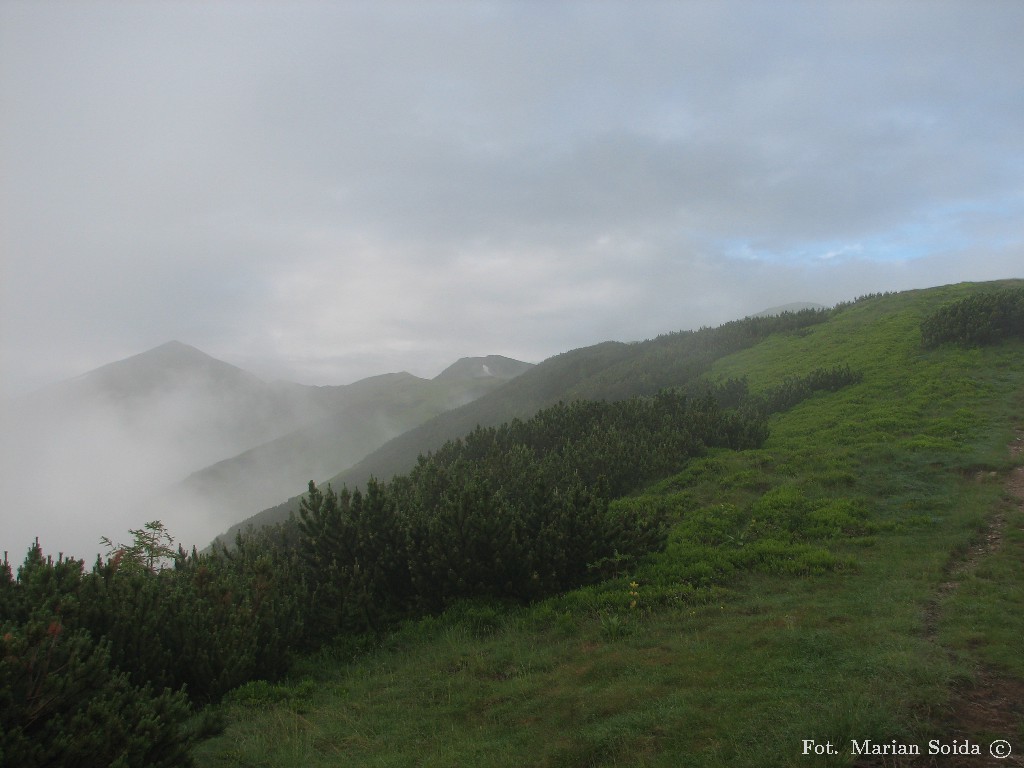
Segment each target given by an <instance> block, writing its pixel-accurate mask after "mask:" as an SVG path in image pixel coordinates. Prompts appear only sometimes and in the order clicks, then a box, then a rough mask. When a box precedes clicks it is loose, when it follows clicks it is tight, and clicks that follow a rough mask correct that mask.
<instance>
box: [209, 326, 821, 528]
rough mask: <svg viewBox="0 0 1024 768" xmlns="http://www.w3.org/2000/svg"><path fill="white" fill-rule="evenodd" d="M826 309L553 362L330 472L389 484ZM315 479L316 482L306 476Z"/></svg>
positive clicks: (702, 363) (684, 374)
mask: <svg viewBox="0 0 1024 768" xmlns="http://www.w3.org/2000/svg"><path fill="white" fill-rule="evenodd" d="M829 316H830V315H829V312H828V311H824V310H804V311H799V312H792V313H787V314H785V315H783V316H779V317H763V318H754V317H751V318H745V319H744V320H737V321H733V322H730V323H725V324H724V325H722V326H719V327H717V328H702V329H700V330H699V331H681V332H676V333H669V334H665V335H663V336H659V337H657V338H655V339H650V340H647V341H643V342H636V343H623V342H617V341H607V342H603V343H601V344H596V345H594V346H591V347H584V348H582V349H576V350H573V351H571V352H565V353H563V354H560V355H556V356H554V357H551V358H549V359H547V360H545V361H543V362H542V363H540V364H538V365H536V366H535V367H533V368H531V369H530V370H527V371H526V372H524V373H522V374H521V375H519V376H517V377H516V378H515V379H513V380H511V381H509V382H508V383H507V384H506V385H505V386H503V387H501V388H500V389H498V390H495V391H494V392H490V393H488V394H486V395H484V396H483V397H481V398H480V399H478V400H475V401H473V402H472V403H468V404H467V405H464V406H462V407H460V408H456V409H453V410H451V411H448V412H445V413H443V414H441V415H439V416H437V417H435V418H433V419H431V420H430V421H427V422H425V423H423V424H421V425H420V426H418V427H416V428H415V429H411V430H409V431H408V432H406V433H404V434H402V435H399V436H398V437H397V438H395V439H394V440H391V441H389V442H388V443H386V444H384V445H383V446H381V447H380V448H379V449H378V450H376V451H374V452H373V453H371V454H369V455H368V456H367V457H366V458H365V459H363V460H362V461H360V462H359V463H357V464H356V465H355V466H353V467H351V468H349V469H344V470H343V471H341V472H340V473H336V474H333V475H328V476H327V477H328V478H329V480H328V481H329V482H330V483H331V484H332V485H333V486H334V487H337V488H340V487H341V486H342V485H347V486H348V487H359V486H362V485H363V484H365V483H366V481H367V480H368V479H369V478H370V477H376V478H378V479H381V480H388V479H390V478H391V477H392V476H394V475H396V474H400V473H404V472H408V471H409V470H410V469H411V468H412V466H413V465H414V464H415V462H416V459H417V457H418V456H419V455H420V454H423V453H426V452H429V451H432V450H435V449H436V448H438V447H439V446H440V445H442V444H443V443H444V442H445V441H446V440H452V439H455V438H459V437H461V436H463V435H465V434H468V433H469V432H471V431H472V430H473V429H474V428H475V427H477V426H483V427H489V426H497V425H499V424H502V423H504V422H506V421H510V420H511V419H515V418H519V419H524V418H529V417H530V416H532V415H533V414H535V413H536V412H537V411H538V410H540V409H542V408H545V407H548V406H551V405H555V404H556V403H558V402H560V401H565V402H569V401H573V400H579V399H592V400H620V399H623V398H626V397H630V396H633V395H651V394H654V393H656V392H657V391H658V390H660V389H663V388H666V387H677V386H682V385H684V384H686V383H687V382H690V381H693V380H695V379H696V377H697V376H699V375H700V374H701V373H703V372H704V371H706V370H707V369H708V366H710V365H711V363H712V362H713V361H714V360H716V359H718V358H719V357H721V356H723V355H726V354H729V353H730V352H734V351H736V350H739V349H743V348H745V347H748V346H751V345H753V344H755V343H757V342H758V341H760V340H762V339H764V338H765V337H767V336H768V335H770V334H773V333H802V332H805V330H806V328H807V327H809V326H812V325H815V324H817V323H821V322H825V321H826V320H827V319H828V317H829ZM307 479H309V480H316V481H318V482H319V481H320V479H322V478H320V479H318V478H317V477H310V478H307ZM300 498H301V497H299V496H296V497H293V498H291V499H289V500H288V501H287V502H284V503H282V504H279V505H277V506H275V507H271V508H269V509H266V510H264V511H263V512H260V513H259V514H257V515H254V516H253V517H250V518H248V519H247V520H244V521H242V522H240V523H239V524H237V525H235V526H233V527H232V528H231V529H230V530H229V531H228V532H227V534H226V535H225V537H224V538H225V539H227V540H231V539H233V538H234V536H235V534H236V533H237V532H238V531H243V530H245V529H247V528H248V527H249V526H255V527H259V526H261V525H265V524H267V523H273V522H278V521H281V520H284V519H286V518H287V517H288V515H289V514H290V513H291V512H294V511H296V510H297V509H298V504H299V500H300Z"/></svg>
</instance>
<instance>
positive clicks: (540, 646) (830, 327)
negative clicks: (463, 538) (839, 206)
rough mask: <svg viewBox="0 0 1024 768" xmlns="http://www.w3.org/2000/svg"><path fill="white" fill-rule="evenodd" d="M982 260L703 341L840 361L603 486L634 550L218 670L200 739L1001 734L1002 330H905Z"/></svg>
mask: <svg viewBox="0 0 1024 768" xmlns="http://www.w3.org/2000/svg"><path fill="white" fill-rule="evenodd" d="M999 287H1015V288H1024V281H1004V282H1002V283H999V284H993V283H988V284H961V285H955V286H946V287H943V288H936V289H929V290H922V291H910V292H906V293H901V294H892V295H885V296H876V297H868V298H865V299H863V300H859V301H857V302H855V303H853V304H851V305H847V306H844V307H841V308H839V309H838V310H837V311H833V312H832V313H830V314H829V315H828V317H827V318H826V319H825V321H824V322H820V323H816V324H813V325H809V326H806V327H804V328H801V329H798V330H795V331H785V332H775V333H769V334H766V335H765V336H764V337H763V338H761V339H759V340H758V341H757V342H756V343H753V344H749V345H746V346H744V347H743V348H740V349H735V350H733V351H731V352H730V353H728V354H724V355H721V356H719V357H718V358H717V359H714V360H711V361H709V362H707V365H704V366H702V370H701V374H700V375H701V377H702V379H703V381H705V382H707V383H708V384H709V385H712V384H714V383H716V382H718V383H721V382H726V381H729V380H736V379H737V378H738V377H742V378H744V379H745V380H746V381H747V384H748V386H749V388H750V390H751V391H753V392H755V393H756V392H764V391H768V390H771V389H772V388H773V387H778V386H779V385H780V384H785V382H787V381H791V380H792V377H794V376H802V375H805V374H807V373H808V372H811V371H814V370H816V369H823V368H831V367H833V366H837V365H848V366H850V368H851V369H853V370H855V371H857V372H858V373H859V374H861V379H860V381H859V382H857V383H854V384H850V385H848V386H845V387H843V388H842V389H840V390H838V391H835V392H821V393H818V394H815V395H813V396H811V397H810V398H809V399H806V400H804V401H803V402H800V403H798V404H796V405H794V406H793V407H791V408H789V409H788V410H783V411H781V412H779V413H777V414H775V415H774V416H772V417H771V418H770V420H769V427H770V434H769V436H768V438H767V440H766V441H765V442H764V443H763V445H761V446H760V447H757V448H743V449H740V450H732V449H712V450H709V451H708V452H707V453H706V454H705V455H703V456H702V457H699V458H696V459H693V460H691V461H689V462H688V464H687V465H686V466H685V467H684V468H683V469H682V470H681V471H678V472H676V473H674V474H670V475H669V476H667V477H664V478H663V479H661V480H659V481H655V482H654V483H653V484H652V485H649V486H647V487H646V488H645V489H643V490H642V491H640V492H637V493H635V494H633V495H632V496H630V497H627V498H625V499H621V500H619V501H618V502H615V504H616V505H618V506H617V507H615V508H617V509H621V510H623V511H625V510H627V509H628V510H641V509H644V510H657V511H658V512H659V513H660V514H664V515H665V516H667V519H668V520H669V521H670V522H671V528H670V530H669V532H668V536H667V541H666V544H665V547H664V549H663V550H661V551H659V552H657V553H655V554H652V555H651V556H649V557H648V558H647V559H646V560H644V561H642V562H639V563H637V564H635V565H632V566H630V565H627V566H624V568H623V570H622V571H621V572H619V573H618V574H617V575H613V576H612V577H611V578H609V579H607V580H605V581H603V582H600V583H598V584H595V585H592V586H588V587H585V588H582V589H577V590H575V591H571V592H569V593H567V594H565V595H562V596H556V597H552V598H549V599H547V600H543V601H539V602H536V603H534V604H532V605H529V606H520V607H516V606H512V605H503V604H499V603H495V602H489V601H486V600H483V601H475V602H470V603H458V604H455V605H453V606H452V607H451V608H450V609H449V610H448V611H447V612H446V613H444V614H443V615H441V616H440V617H436V618H426V619H422V620H419V621H415V622H409V623H407V624H405V625H403V627H402V628H401V629H399V630H398V631H393V632H388V633H385V634H383V635H380V636H377V637H366V638H362V639H360V638H352V639H350V642H347V643H346V642H340V643H338V644H335V645H334V646H332V647H331V649H330V650H325V651H322V652H321V653H319V654H318V655H315V656H313V657H310V658H309V659H308V661H306V662H304V663H301V664H299V665H298V666H297V667H296V668H295V669H294V670H293V672H292V674H291V677H290V678H289V679H288V680H287V681H285V682H283V683H280V684H270V683H267V682H256V683H250V684H249V685H246V686H243V687H242V688H240V689H238V690H237V691H235V692H234V693H233V694H231V695H230V696H229V697H228V703H227V708H226V710H225V712H226V716H227V723H228V725H227V729H226V731H225V732H224V733H223V734H222V735H220V736H218V737H216V738H213V739H210V740H208V741H206V742H205V743H203V744H202V745H200V747H199V748H198V749H197V750H196V752H195V754H196V759H197V761H198V763H199V764H200V765H202V766H214V765H217V766H240V765H249V764H256V763H258V764H261V765H268V766H299V765H302V766H320V765H324V766H326V765H336V764H338V762H339V761H343V762H344V763H345V764H348V765H405V764H423V765H474V766H518V765H540V766H568V765H574V766H575V765H581V766H582V765H609V766H610V765H619V766H678V765H688V766H725V765H729V766H796V765H815V766H825V765H858V766H868V765H894V764H895V765H927V764H933V763H934V764H937V765H951V766H967V765H989V764H994V763H992V762H991V759H990V757H989V749H990V745H993V748H997V746H996V745H997V744H1001V743H1002V742H996V741H995V740H1000V739H1002V740H1005V743H1006V745H1008V746H1010V747H1011V748H1012V749H1013V752H1014V758H1011V759H1015V756H1016V755H1017V754H1019V753H1020V751H1022V749H1024V706H1022V692H1024V661H1022V656H1021V654H1020V638H1021V637H1022V636H1024V603H1022V599H1024V598H1022V596H1024V574H1022V572H1021V570H1020V562H1021V560H1022V559H1024V503H1022V502H1021V500H1020V499H1019V498H1018V497H1015V496H1014V495H1013V492H1014V489H1015V488H1017V485H1015V484H1014V483H1013V482H1011V478H1015V477H1017V476H1018V473H1019V469H1018V468H1019V467H1020V466H1021V462H1022V459H1024V457H1022V456H1021V453H1020V451H1019V445H1020V442H1021V440H1022V439H1024V437H1022V436H1024V421H1022V418H1021V414H1022V412H1024V340H1021V339H1020V338H1017V339H1001V340H997V341H994V342H993V343H989V344H986V345H985V346H980V347H978V346H960V345H957V344H952V343H945V344H939V345H938V346H936V347H934V348H929V349H925V348H924V347H923V346H922V343H921V325H922V322H923V321H925V320H926V319H928V318H930V317H932V316H933V315H934V313H935V312H936V311H937V310H939V309H940V308H942V307H944V306H947V305H950V304H951V303H952V302H956V301H958V300H960V299H964V298H965V297H971V296H975V295H978V294H982V293H986V292H991V291H993V290H995V289H996V288H999ZM631 351H632V350H628V349H625V348H624V347H622V346H618V345H609V346H607V347H602V348H599V349H595V350H591V351H590V352H588V353H586V354H583V353H575V354H569V355H567V356H565V357H564V359H561V360H558V361H557V362H556V363H552V365H553V366H554V365H558V366H559V367H561V368H562V369H565V368H572V367H573V365H572V363H574V362H576V363H580V365H579V366H578V368H577V370H579V369H582V368H583V367H585V366H584V365H583V364H584V363H586V362H591V363H593V362H594V361H595V359H597V358H598V357H600V356H601V355H602V354H606V355H607V358H608V359H606V360H605V364H602V365H597V364H595V365H593V366H592V368H591V369H590V371H589V373H590V375H589V376H588V375H578V376H576V377H575V379H576V382H577V383H576V386H584V385H586V384H587V383H591V382H593V380H594V379H593V377H594V376H597V377H598V378H601V377H600V374H601V373H604V374H605V376H606V377H607V372H608V371H609V369H611V368H613V367H615V366H618V367H619V370H632V371H638V370H640V369H639V368H638V367H637V365H638V358H637V357H631V355H630V354H629V353H630V352H631ZM545 365H548V363H547V362H546V363H545V364H542V365H541V366H538V367H537V369H534V371H531V372H530V374H532V375H534V376H537V375H539V372H541V371H542V370H543V368H544V366H545ZM688 368H689V366H688V365H687V366H681V368H680V369H688ZM525 377H526V375H524V377H523V378H524V379H525ZM655 378H656V377H652V380H654V379H655ZM604 380H605V381H610V379H608V378H605V379H604ZM527 381H529V380H527ZM510 386H511V385H510ZM537 389H538V390H539V389H540V387H539V386H538V387H537ZM492 397H493V395H492ZM1014 446H1016V447H1017V450H1014V451H1011V447H1014ZM1016 482H1017V483H1018V484H1019V481H1016ZM613 506H614V505H613ZM826 745H830V746H828V747H827V746H826ZM893 746H899V747H900V748H901V749H902V750H903V751H904V752H905V753H910V754H911V757H909V758H895V757H893V756H891V755H884V754H883V753H882V752H880V751H878V750H880V749H883V748H886V747H890V748H891V747H893ZM929 749H936V750H938V751H939V753H940V754H939V756H938V757H929V755H928V752H929ZM975 749H976V750H977V751H978V755H977V756H975V755H971V754H963V753H970V752H972V751H974V750H975ZM872 750H875V751H872ZM914 750H917V752H918V753H919V756H917V757H914V756H913V752H914ZM957 750H959V751H960V753H961V754H957ZM858 753H861V754H858ZM930 760H931V761H933V762H929V761H930ZM934 761H938V762H934ZM986 761H989V762H986ZM1001 764H1012V762H1010V761H1006V762H1005V763H1001Z"/></svg>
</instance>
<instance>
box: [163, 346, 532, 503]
mask: <svg viewBox="0 0 1024 768" xmlns="http://www.w3.org/2000/svg"><path fill="white" fill-rule="evenodd" d="M531 367H532V366H531V364H530V363H523V362H519V361H518V360H512V359H510V358H506V357H501V356H499V355H491V356H488V357H470V358H463V359H461V360H459V361H457V362H455V363H453V364H452V365H451V366H449V367H448V368H446V369H445V370H444V371H442V372H441V373H440V374H439V375H438V376H436V377H435V378H434V379H421V378H418V377H416V376H413V375H412V374H409V373H392V374H384V375H382V376H373V377H370V378H368V379H363V380H361V381H358V382H356V383H354V384H350V385H348V386H345V387H322V388H319V389H320V390H331V393H330V395H331V405H332V407H331V408H330V409H328V410H326V411H325V412H324V413H321V414H319V415H318V416H317V417H316V418H315V419H311V420H309V421H308V422H307V423H305V424H303V425H302V427H300V428H298V429H295V430H293V431H291V432H289V433H288V434H286V435H283V436H281V437H278V438H276V439H274V440H271V441H268V442H265V443H262V444H260V445H258V446H255V447H253V448H251V449H249V450H248V451H245V452H244V453H241V454H239V455H237V456H234V457H232V458H229V459H225V460H223V461H220V462H217V463H216V464H213V465H211V466H209V467H205V468H204V469H202V470H199V471H197V472H194V473H192V474H191V475H190V476H189V477H188V478H186V479H185V480H184V481H183V482H182V483H181V484H179V485H178V486H177V487H176V488H174V489H173V490H172V492H171V494H170V497H169V499H168V500H167V503H168V508H169V509H173V508H174V506H176V505H177V504H181V503H188V500H189V499H192V498H195V497H197V496H198V497H199V498H201V499H202V500H203V501H204V503H206V504H208V505H211V506H212V507H214V508H215V509H216V510H217V517H218V519H219V520H221V521H224V523H230V522H231V521H232V520H237V519H239V518H240V517H242V516H244V515H246V514H249V513H251V512H252V510H254V509H260V508H261V507H266V506H267V505H268V504H272V503H274V502H275V501H278V500H280V498H281V497H282V496H284V495H286V494H287V493H289V492H298V491H301V490H302V489H303V488H304V487H305V486H306V484H307V483H308V482H309V480H310V479H311V478H323V477H330V476H331V475H333V474H334V473H336V472H337V471H338V468H339V467H349V466H351V465H353V464H355V463H356V462H358V461H359V460H360V459H362V458H363V457H365V456H366V455H367V454H368V453H370V452H371V451H374V450H376V449H377V448H379V447H380V446H381V445H383V444H384V443H386V442H387V441H388V440H391V439H392V438H394V437H396V436H398V435H400V434H402V433H403V432H406V431H407V430H409V429H412V428H413V427H415V426H417V425H419V424H422V423H423V422H424V421H427V420H428V419H430V418H432V417H434V416H437V415H438V414H441V413H443V412H445V411H448V410H450V409H452V408H455V407H457V406H460V405H462V404H464V403H467V402H470V401H473V400H475V399H477V398H478V397H480V396H481V395H483V394H485V393H487V392H489V391H491V390H493V389H494V388H495V387H498V386H500V385H502V384H504V383H505V382H506V381H508V380H509V379H510V378H512V377H515V376H518V375H519V374H520V373H521V372H522V371H525V370H528V369H529V368H531Z"/></svg>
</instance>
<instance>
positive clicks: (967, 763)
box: [930, 430, 1024, 768]
mask: <svg viewBox="0 0 1024 768" xmlns="http://www.w3.org/2000/svg"><path fill="white" fill-rule="evenodd" d="M1010 453H1011V455H1012V456H1013V457H1014V458H1018V457H1020V456H1021V454H1022V453H1024V431H1021V430H1018V431H1017V434H1016V436H1015V438H1014V440H1013V442H1012V443H1011V444H1010ZM1006 490H1007V491H1008V493H1009V495H1011V496H1012V497H1013V498H1014V499H1016V505H1017V507H1018V508H1020V509H1024V465H1022V466H1018V467H1016V468H1015V469H1014V470H1013V471H1012V472H1011V473H1010V475H1009V477H1008V478H1007V481H1006ZM1006 524H1007V516H1006V514H1004V513H1002V512H999V513H997V514H996V515H995V516H994V517H993V518H992V522H991V524H990V526H989V529H988V530H987V531H986V532H985V534H984V536H983V537H982V539H981V540H980V541H979V542H977V543H976V544H975V545H974V546H972V547H971V548H970V549H969V550H968V552H967V555H966V556H965V557H964V558H963V559H962V560H960V561H958V562H957V563H956V564H955V565H954V566H953V567H952V568H951V569H950V578H949V580H948V581H947V582H946V583H944V584H943V585H942V587H941V589H940V596H939V597H940V599H941V598H942V597H944V596H945V595H947V594H949V593H950V592H952V591H953V590H955V589H956V588H957V586H958V585H959V580H960V577H961V576H962V575H963V574H964V573H966V572H968V571H969V570H971V569H973V568H975V567H976V566H977V565H978V563H979V561H980V560H981V559H982V558H983V557H984V556H985V555H988V554H990V553H992V552H995V551H996V550H997V549H999V547H1000V546H1002V543H1003V535H1004V533H1005V531H1006ZM930 631H932V632H934V631H935V630H934V627H931V628H930ZM1022 721H1024V681H1021V680H1018V679H1015V678H1011V677H1007V676H1005V675H1001V674H999V673H998V672H996V671H995V670H992V669H989V668H986V667H980V668H979V669H978V670H977V673H976V675H975V679H974V681H973V682H972V683H971V684H970V685H966V686H964V687H963V688H961V689H960V690H958V691H956V692H955V698H954V701H953V707H952V710H951V712H950V714H949V718H948V728H949V736H950V738H957V739H970V740H971V741H972V742H975V743H979V742H980V743H981V744H982V750H983V752H986V754H983V755H980V756H976V757H967V756H964V757H960V758H956V759H953V760H951V761H950V760H948V758H943V759H942V762H941V763H936V765H942V766H945V767H946V768H974V767H975V766H994V765H1001V766H1006V767H1007V768H1017V767H1019V766H1024V743H1021V742H1020V738H1019V733H1020V731H1019V729H1020V724H1021V722H1022ZM993 734H995V735H1000V734H1001V735H1003V736H1004V737H1005V738H1006V739H1007V740H1009V741H1010V743H1011V744H1012V746H1013V750H1014V753H1013V754H1011V755H1010V756H1008V757H1007V758H1005V759H1002V760H997V759H995V758H993V757H992V756H991V755H989V754H987V746H988V744H989V742H990V739H991V738H992V737H993Z"/></svg>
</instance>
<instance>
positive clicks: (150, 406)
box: [18, 341, 333, 469]
mask: <svg viewBox="0 0 1024 768" xmlns="http://www.w3.org/2000/svg"><path fill="white" fill-rule="evenodd" d="M331 401H332V394H331V393H328V392H320V391H318V389H317V388H315V387H303V386H300V385H296V384H288V383H283V382H281V383H267V382H264V381H262V380H261V379H259V378H257V377H256V376H254V375H253V374H251V373H248V372H246V371H243V370H242V369H240V368H237V367H235V366H233V365H230V364H228V363H225V362H223V361H221V360H217V359H216V358H213V357H211V356H209V355H207V354H205V353H204V352H201V351H200V350H198V349H196V348H194V347H191V346H188V345H187V344H182V343H181V342H178V341H171V342H168V343H166V344H162V345H161V346H159V347H156V348H154V349H151V350H149V351H147V352H143V353H141V354H138V355H134V356H132V357H129V358H126V359H124V360H119V361H117V362H114V363H109V364H108V365H104V366H102V367H101V368H97V369H95V370H93V371H90V372H88V373H85V374H83V375H81V376H78V377H76V378H74V379H70V380H67V381H64V382H60V383H58V384H55V385H53V386H51V387H48V388H46V389H43V390H40V391H38V392H35V393H33V394H31V395H28V396H26V397H25V398H23V399H22V401H21V402H20V403H19V407H18V409H19V411H20V412H22V413H24V414H25V415H26V416H31V417H33V418H44V419H45V418H48V417H49V416H56V417H59V418H60V419H62V420H64V421H66V422H70V423H71V424H74V423H76V422H78V421H81V420H83V419H88V420H92V419H93V418H98V419H101V420H104V421H109V422H110V423H111V424H114V425H116V426H117V428H118V429H120V430H121V431H123V432H125V433H127V434H129V435H138V436H140V437H142V436H146V437H147V439H148V440H150V441H152V442H157V443H159V442H164V441H174V442H177V443H179V444H180V445H181V446H182V447H183V448H185V449H186V451H187V455H188V457H189V463H190V464H191V465H192V468H196V469H197V468H199V467H202V466H203V465H204V464H207V463H210V462H211V461H214V460H217V459H221V458H225V457H227V456H231V455H233V454H235V453H238V452H239V451H242V450H245V449H247V448H250V447H252V446H253V445H254V444H257V443H260V442H264V441H266V440H268V439H271V438H274V437H278V436H280V435H283V434H285V433H287V432H289V431H291V430H292V429H295V428H296V427H297V426H298V425H300V424H302V423H304V422H306V421H308V420H310V419H312V418H316V417H317V416H319V415H322V414H324V413H327V412H329V411H330V410H331V408H332V405H333V404H332V402H331Z"/></svg>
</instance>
